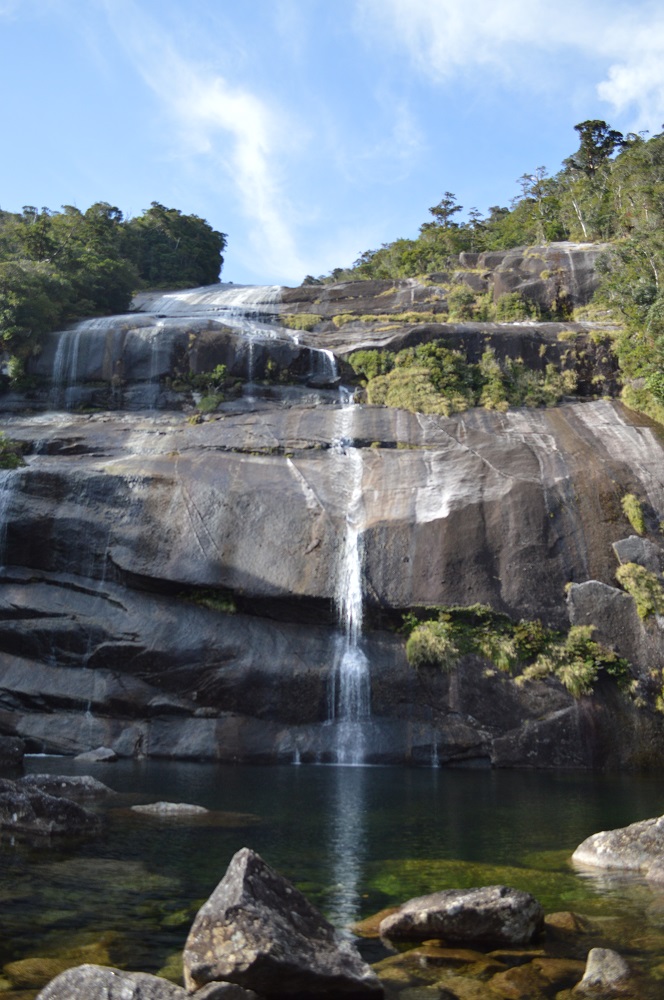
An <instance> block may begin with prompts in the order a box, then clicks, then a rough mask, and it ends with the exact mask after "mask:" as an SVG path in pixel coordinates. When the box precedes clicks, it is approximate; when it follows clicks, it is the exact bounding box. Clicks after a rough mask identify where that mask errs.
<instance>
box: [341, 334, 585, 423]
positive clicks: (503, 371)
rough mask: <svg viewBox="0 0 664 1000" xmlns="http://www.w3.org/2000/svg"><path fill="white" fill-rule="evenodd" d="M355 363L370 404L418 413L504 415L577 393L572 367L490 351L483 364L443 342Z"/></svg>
mask: <svg viewBox="0 0 664 1000" xmlns="http://www.w3.org/2000/svg"><path fill="white" fill-rule="evenodd" d="M348 360H349V363H350V365H351V366H352V368H353V370H354V371H355V373H356V374H357V375H360V376H361V377H362V379H363V381H364V385H365V391H366V395H367V400H368V402H369V403H373V404H377V405H383V406H394V407H398V408H400V409H402V410H410V411H411V412H413V413H442V414H444V415H445V416H449V415H450V414H451V413H459V412H463V410H467V409H469V408H470V407H472V406H483V407H484V408H485V409H487V410H499V411H502V412H504V411H505V410H507V409H508V408H509V407H510V406H550V405H552V404H554V403H557V402H558V401H559V400H560V399H562V397H563V396H565V395H569V394H572V393H573V392H574V390H575V389H576V375H575V373H574V371H572V370H571V369H558V368H556V366H555V365H553V364H547V365H546V366H545V367H544V369H543V371H535V370H534V369H532V368H529V367H528V366H527V365H525V364H524V362H523V361H522V360H520V359H519V360H513V359H510V358H505V359H504V360H503V361H500V360H499V359H498V357H497V356H496V353H495V351H494V350H493V348H491V347H487V348H486V350H485V351H484V353H483V355H482V357H481V359H480V361H479V363H478V364H474V363H472V362H470V361H468V360H467V358H466V356H465V355H464V354H462V353H461V352H460V351H456V350H452V349H450V348H448V347H445V345H444V344H443V343H442V342H441V341H433V342H431V343H427V344H420V345H419V346H418V347H407V348H405V349H404V350H402V351H399V352H398V353H397V354H394V353H392V352H391V351H378V350H362V351H355V352H354V353H353V354H351V355H350V357H349V359H348Z"/></svg>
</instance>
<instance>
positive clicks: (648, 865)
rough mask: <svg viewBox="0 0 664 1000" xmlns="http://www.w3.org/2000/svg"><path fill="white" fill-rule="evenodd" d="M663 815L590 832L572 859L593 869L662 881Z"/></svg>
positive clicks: (663, 868) (663, 873) (663, 854)
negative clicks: (645, 876)
mask: <svg viewBox="0 0 664 1000" xmlns="http://www.w3.org/2000/svg"><path fill="white" fill-rule="evenodd" d="M663 857H664V816H659V817H656V818H654V819H645V820H642V821H641V822H639V823H632V824H630V826H625V827H621V828H620V829H617V830H607V831H603V832H602V833H594V834H592V836H590V837H588V838H587V839H586V840H584V841H583V843H582V844H580V845H579V846H578V847H577V849H576V850H575V851H574V854H573V855H572V860H573V861H575V862H576V863H578V864H580V865H590V866H591V867H593V868H607V869H613V870H622V871H637V872H643V873H644V874H645V875H647V876H648V877H649V878H650V877H652V878H653V879H655V880H657V881H664V864H663V863H662V858H663Z"/></svg>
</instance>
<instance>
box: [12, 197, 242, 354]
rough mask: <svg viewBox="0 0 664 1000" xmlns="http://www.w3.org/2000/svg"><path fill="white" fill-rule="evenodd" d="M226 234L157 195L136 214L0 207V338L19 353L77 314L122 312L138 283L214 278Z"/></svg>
mask: <svg viewBox="0 0 664 1000" xmlns="http://www.w3.org/2000/svg"><path fill="white" fill-rule="evenodd" d="M225 245H226V236H225V235H224V233H219V232H216V231H215V230H213V229H212V228H211V227H210V226H209V225H208V223H207V222H205V220H203V219H199V218H198V216H195V215H182V213H181V212H179V211H178V210H177V209H172V208H165V207H164V206H163V205H160V204H159V203H158V202H153V203H152V207H151V208H149V209H148V210H147V211H145V212H143V214H142V215H140V216H137V217H136V218H134V219H123V217H122V213H121V212H120V210H119V209H118V208H115V207H114V206H112V205H109V204H107V203H106V202H97V203H96V204H94V205H91V206H90V208H88V209H87V210H86V211H85V212H81V211H80V210H79V209H78V208H75V207H73V206H72V205H65V206H64V207H63V209H62V211H60V212H51V211H50V209H48V208H42V209H37V208H35V207H33V206H31V205H28V206H25V207H24V209H23V211H22V212H21V213H12V212H2V211H0V339H1V340H2V344H3V346H4V349H5V351H6V352H7V353H8V354H10V355H13V356H14V357H16V358H18V359H24V358H27V357H29V356H30V355H31V354H34V353H37V352H38V351H39V346H40V339H41V338H42V336H43V335H44V334H45V333H48V332H49V331H50V330H55V329H57V328H58V327H61V326H63V325H64V324H65V323H67V322H69V321H71V320H73V319H76V318H78V317H81V316H90V315H102V314H111V313H121V312H125V311H126V310H127V309H128V307H129V304H130V301H131V296H132V293H133V292H134V291H135V290H136V289H138V288H143V287H180V288H184V287H189V286H192V285H202V284H211V283H213V282H215V281H218V279H219V270H220V267H221V265H222V263H223V258H222V256H221V251H222V250H223V249H224V247H225Z"/></svg>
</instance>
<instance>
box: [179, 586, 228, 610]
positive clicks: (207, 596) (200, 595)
mask: <svg viewBox="0 0 664 1000" xmlns="http://www.w3.org/2000/svg"><path fill="white" fill-rule="evenodd" d="M178 596H179V597H180V598H181V599H182V600H183V601H189V603H191V604H197V605H198V606H199V607H200V608H207V609H208V611H218V612H220V613H222V614H225V615H234V614H235V612H236V611H237V607H236V605H235V600H234V598H233V595H232V593H231V592H230V591H226V590H197V589H195V588H193V587H192V588H191V589H190V590H183V591H182V593H180V594H179V595H178Z"/></svg>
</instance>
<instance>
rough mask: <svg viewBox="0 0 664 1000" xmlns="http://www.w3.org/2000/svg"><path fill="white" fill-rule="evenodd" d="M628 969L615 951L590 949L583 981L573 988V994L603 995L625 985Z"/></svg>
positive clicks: (628, 975) (628, 974)
mask: <svg viewBox="0 0 664 1000" xmlns="http://www.w3.org/2000/svg"><path fill="white" fill-rule="evenodd" d="M629 978H630V968H629V966H628V964H627V962H626V961H625V959H624V958H623V957H622V955H619V954H618V952H617V951H612V950H611V949H610V948H591V949H590V951H589V952H588V961H587V963H586V970H585V972H584V974H583V979H582V980H581V982H580V983H579V984H578V985H577V986H576V987H575V988H574V992H575V993H581V994H586V993H587V994H590V995H593V994H595V995H604V994H606V993H607V992H611V991H615V990H620V989H621V988H622V987H623V986H626V985H627V981H628V980H629Z"/></svg>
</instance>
